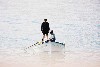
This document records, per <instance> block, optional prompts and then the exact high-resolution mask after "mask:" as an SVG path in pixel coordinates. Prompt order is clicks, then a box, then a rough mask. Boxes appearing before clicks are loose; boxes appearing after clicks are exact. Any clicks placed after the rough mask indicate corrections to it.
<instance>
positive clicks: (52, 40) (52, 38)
mask: <svg viewBox="0 0 100 67" xmlns="http://www.w3.org/2000/svg"><path fill="white" fill-rule="evenodd" d="M55 40H56V38H55V34H54V33H53V34H51V37H50V41H51V42H55Z"/></svg>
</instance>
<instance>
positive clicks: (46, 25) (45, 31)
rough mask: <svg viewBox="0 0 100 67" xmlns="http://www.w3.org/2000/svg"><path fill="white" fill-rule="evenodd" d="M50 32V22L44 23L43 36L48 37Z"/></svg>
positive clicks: (42, 26) (42, 25)
mask: <svg viewBox="0 0 100 67" xmlns="http://www.w3.org/2000/svg"><path fill="white" fill-rule="evenodd" d="M49 30H50V27H49V23H48V22H43V23H42V24H41V31H42V33H43V35H45V34H47V35H48V33H49Z"/></svg>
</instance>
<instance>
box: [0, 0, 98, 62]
mask: <svg viewBox="0 0 100 67" xmlns="http://www.w3.org/2000/svg"><path fill="white" fill-rule="evenodd" d="M45 18H46V19H48V22H49V23H50V28H51V30H54V33H55V35H56V39H57V40H56V41H59V42H63V43H65V44H66V46H65V49H66V51H76V50H77V51H84V50H86V52H87V51H90V52H94V53H95V54H96V53H98V55H95V56H96V58H97V59H98V60H100V58H99V56H100V0H0V58H6V57H7V56H9V55H12V56H15V55H18V54H17V53H20V51H21V49H23V48H24V47H27V46H29V45H32V44H34V43H36V42H37V41H41V38H42V33H41V29H40V28H41V23H42V22H43V19H45ZM94 53H93V54H94ZM13 54H14V55H13ZM71 54H73V53H71ZM96 58H94V59H96ZM0 62H2V60H1V61H0Z"/></svg>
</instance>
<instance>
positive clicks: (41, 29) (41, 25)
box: [41, 23, 43, 31]
mask: <svg viewBox="0 0 100 67" xmlns="http://www.w3.org/2000/svg"><path fill="white" fill-rule="evenodd" d="M42 30H43V23H42V24H41V31H42Z"/></svg>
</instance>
